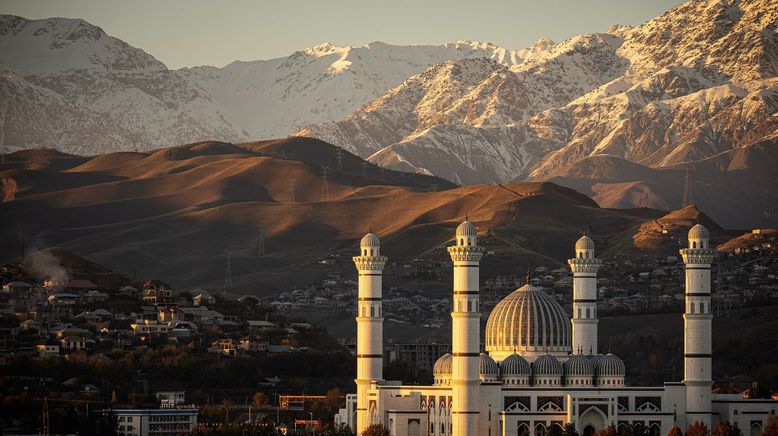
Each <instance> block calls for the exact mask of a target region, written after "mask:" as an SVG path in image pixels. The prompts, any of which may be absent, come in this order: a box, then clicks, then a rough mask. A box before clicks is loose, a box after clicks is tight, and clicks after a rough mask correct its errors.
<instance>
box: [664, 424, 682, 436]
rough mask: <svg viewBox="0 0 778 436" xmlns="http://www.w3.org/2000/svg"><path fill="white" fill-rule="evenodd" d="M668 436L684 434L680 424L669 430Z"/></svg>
mask: <svg viewBox="0 0 778 436" xmlns="http://www.w3.org/2000/svg"><path fill="white" fill-rule="evenodd" d="M667 436H683V432H682V431H681V429H680V428H678V426H675V425H674V426H673V428H671V429H670V431H669V432H667Z"/></svg>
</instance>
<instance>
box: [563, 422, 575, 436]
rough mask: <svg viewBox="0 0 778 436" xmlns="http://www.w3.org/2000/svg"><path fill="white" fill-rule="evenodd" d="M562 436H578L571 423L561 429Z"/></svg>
mask: <svg viewBox="0 0 778 436" xmlns="http://www.w3.org/2000/svg"><path fill="white" fill-rule="evenodd" d="M562 436H578V432H577V431H576V430H575V425H573V423H572V422H568V423H567V424H565V428H563V429H562Z"/></svg>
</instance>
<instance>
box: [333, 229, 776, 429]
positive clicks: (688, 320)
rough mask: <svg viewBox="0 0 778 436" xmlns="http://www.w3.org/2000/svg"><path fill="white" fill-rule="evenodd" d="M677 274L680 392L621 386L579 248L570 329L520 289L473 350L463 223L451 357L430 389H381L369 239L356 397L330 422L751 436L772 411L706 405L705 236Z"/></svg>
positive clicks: (361, 288)
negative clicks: (699, 429) (681, 284)
mask: <svg viewBox="0 0 778 436" xmlns="http://www.w3.org/2000/svg"><path fill="white" fill-rule="evenodd" d="M688 239H689V245H688V248H684V249H682V250H680V253H681V255H682V256H683V261H684V263H685V265H686V294H685V300H686V310H685V313H684V315H683V318H684V380H683V381H682V382H667V383H664V385H662V386H651V387H633V386H628V385H626V384H625V382H624V380H625V374H626V367H625V365H624V362H623V361H622V360H621V359H620V358H619V357H617V356H615V355H613V354H610V353H607V354H602V353H600V351H599V350H598V349H597V324H598V319H597V271H598V269H599V268H600V266H601V264H602V262H601V261H600V260H599V259H597V258H596V257H595V252H594V242H593V241H592V239H591V238H589V237H588V236H583V237H581V238H580V239H579V240H578V241H577V242H576V244H575V256H574V257H573V258H572V259H570V260H568V264H569V265H570V268H571V270H572V272H573V310H572V320H571V319H570V317H568V315H567V314H566V313H565V311H564V310H563V309H562V307H561V306H560V305H559V303H558V302H557V301H556V300H555V299H554V298H552V297H550V296H549V295H548V294H546V293H545V292H543V290H542V289H540V288H537V287H534V286H532V285H531V284H529V283H528V284H526V285H524V286H522V287H521V288H519V289H517V290H515V291H514V292H513V293H511V294H510V295H508V296H507V297H505V298H504V299H503V300H502V301H501V302H499V303H498V304H497V305H496V306H495V307H494V309H493V310H492V312H491V313H490V314H489V318H488V320H487V323H486V331H485V335H484V348H483V349H484V351H485V352H481V343H480V332H479V330H480V318H481V313H480V307H479V264H480V261H481V257H482V256H483V253H484V249H483V247H481V246H479V245H478V238H477V230H476V227H475V225H474V224H472V223H470V222H468V221H465V222H463V223H462V224H460V225H459V227H458V228H457V230H456V239H455V245H453V246H450V247H449V248H448V251H449V254H450V255H451V260H452V261H453V264H454V289H453V299H452V301H453V304H452V311H451V318H452V335H451V343H452V347H451V350H452V352H451V353H450V354H446V355H444V356H441V357H440V358H439V359H438V360H437V362H436V363H435V366H434V371H433V372H434V384H433V385H432V386H414V385H403V384H402V382H399V381H388V380H384V378H383V317H382V313H381V294H382V270H383V268H384V265H385V264H386V262H387V258H386V257H385V256H383V255H381V248H380V241H379V239H378V237H377V236H376V235H374V234H372V233H368V234H367V235H365V236H364V237H363V238H362V241H361V243H360V255H359V256H356V257H354V263H355V264H356V267H357V270H358V273H359V282H358V283H359V285H358V313H357V318H356V321H357V355H356V357H357V378H356V380H355V381H356V385H357V393H356V395H349V396H348V397H347V404H346V408H345V409H341V411H340V413H338V415H336V417H335V421H336V423H343V424H346V425H348V426H349V428H351V429H353V430H355V432H356V434H357V435H361V434H362V431H363V430H364V429H365V428H366V427H367V426H369V425H371V424H378V423H380V424H383V426H384V427H385V428H387V429H388V430H389V432H390V434H391V435H410V436H421V435H429V436H432V435H441V436H445V435H454V436H476V435H479V436H492V435H494V436H497V435H516V436H519V435H530V434H535V435H545V434H547V433H549V432H550V431H551V429H552V427H553V426H559V427H562V426H564V425H565V424H567V423H572V424H573V425H574V426H575V428H576V430H577V431H578V432H579V434H581V435H586V436H589V435H591V434H593V433H595V432H597V431H599V430H601V429H604V428H606V427H608V426H611V425H613V426H616V427H618V426H619V425H623V424H627V423H629V424H636V423H641V424H642V425H644V426H645V428H647V429H648V431H649V434H651V435H666V434H667V433H668V432H669V431H670V429H671V428H672V427H673V426H678V427H679V428H681V429H684V430H685V429H686V428H687V426H688V425H690V424H692V423H694V422H696V421H700V422H703V423H705V424H706V425H707V427H708V428H709V429H712V426H715V424H716V423H718V422H719V421H723V420H728V421H730V422H731V423H733V424H734V423H737V425H738V426H739V428H740V429H741V431H742V432H743V434H745V435H758V434H760V433H761V430H762V428H763V426H764V425H765V423H766V421H767V418H768V417H769V416H770V415H775V413H776V409H778V401H773V400H758V399H751V400H747V399H744V398H743V397H742V396H741V395H722V394H713V393H712V392H711V386H712V384H713V381H712V374H711V340H712V338H711V321H712V317H713V315H712V313H711V271H710V266H711V262H712V261H713V260H714V258H715V251H714V249H712V248H711V247H709V245H708V244H709V242H708V241H709V234H708V230H707V229H706V228H705V227H703V226H702V225H700V224H697V225H695V226H694V227H692V228H691V230H690V231H689V235H688Z"/></svg>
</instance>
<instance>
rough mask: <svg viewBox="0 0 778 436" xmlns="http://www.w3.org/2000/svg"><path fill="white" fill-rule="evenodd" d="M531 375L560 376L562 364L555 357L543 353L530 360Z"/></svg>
mask: <svg viewBox="0 0 778 436" xmlns="http://www.w3.org/2000/svg"><path fill="white" fill-rule="evenodd" d="M532 375H534V376H536V377H537V376H561V375H562V364H561V363H560V362H559V361H558V360H557V359H556V357H554V356H552V355H550V354H544V355H542V356H540V357H538V358H537V359H535V361H534V362H532Z"/></svg>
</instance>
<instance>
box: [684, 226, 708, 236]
mask: <svg viewBox="0 0 778 436" xmlns="http://www.w3.org/2000/svg"><path fill="white" fill-rule="evenodd" d="M708 238H710V232H709V231H708V229H706V228H705V226H703V225H702V224H695V225H694V227H692V228H691V230H689V239H708Z"/></svg>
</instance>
